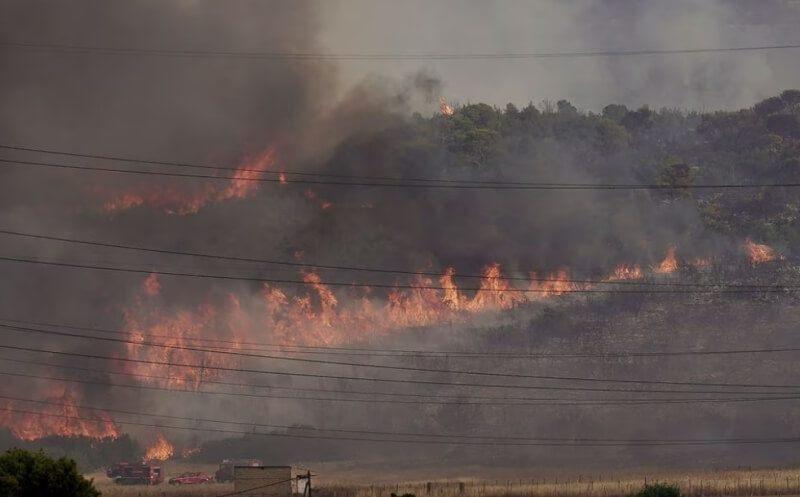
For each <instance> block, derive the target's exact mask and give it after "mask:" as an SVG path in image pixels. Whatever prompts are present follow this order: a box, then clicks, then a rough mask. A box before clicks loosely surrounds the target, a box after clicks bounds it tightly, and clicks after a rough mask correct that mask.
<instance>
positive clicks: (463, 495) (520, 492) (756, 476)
mask: <svg viewBox="0 0 800 497" xmlns="http://www.w3.org/2000/svg"><path fill="white" fill-rule="evenodd" d="M320 469H323V468H322V467H321V468H320ZM188 470H193V471H198V470H202V471H206V472H207V473H210V474H213V472H214V471H215V470H216V467H214V466H205V465H194V466H188V465H185V464H175V465H169V464H168V465H166V475H167V478H169V477H170V476H173V475H176V474H179V473H181V472H182V471H188ZM464 473H466V472H464ZM519 473H520V476H523V475H522V474H521V473H522V472H519ZM324 474H325V476H324V477H323V476H322V475H320V478H318V480H317V483H316V484H315V486H316V491H315V494H316V495H318V496H319V497H390V495H391V494H392V493H396V494H398V495H402V494H404V493H411V494H415V495H416V496H418V497H620V496H626V495H629V494H631V493H634V492H636V491H637V490H638V489H640V488H641V486H642V485H643V484H644V483H645V481H647V482H651V483H652V482H656V481H658V482H667V483H675V484H678V485H679V486H680V488H681V491H682V493H683V494H684V495H686V496H688V497H726V496H731V497H744V496H748V497H751V496H768V495H800V468H787V469H773V470H736V471H705V472H674V473H668V472H664V473H658V472H653V473H649V474H646V473H627V474H622V473H620V474H614V473H607V474H594V475H590V476H570V477H566V478H564V477H562V478H555V477H550V478H548V477H544V478H543V477H538V478H536V479H531V478H519V477H518V478H515V479H508V478H504V479H476V478H454V479H448V480H435V479H430V480H428V481H424V480H417V481H413V480H408V479H406V480H400V479H397V478H396V477H391V476H386V477H385V478H380V476H379V475H377V474H372V475H367V474H354V473H350V472H349V471H348V470H347V469H343V470H342V472H341V474H340V475H338V474H337V473H336V467H335V466H327V465H326V467H324ZM87 476H89V477H92V478H94V479H95V482H96V484H97V487H98V488H99V489H100V490H101V491H102V492H103V495H104V496H106V497H140V496H141V497H157V496H164V497H168V496H169V497H190V496H198V497H202V496H209V497H210V496H214V495H220V494H225V493H228V492H233V485H231V484H214V485H197V486H192V487H171V486H170V485H167V484H163V485H158V486H155V487H138V486H125V487H117V486H115V485H113V484H112V483H111V482H110V481H109V480H108V479H107V478H106V477H105V475H104V474H102V473H95V474H91V475H87ZM339 476H341V478H339ZM357 480H360V481H361V482H367V483H359V482H358V481H357ZM371 481H372V482H374V483H368V482H371Z"/></svg>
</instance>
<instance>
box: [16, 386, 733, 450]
mask: <svg viewBox="0 0 800 497" xmlns="http://www.w3.org/2000/svg"><path fill="white" fill-rule="evenodd" d="M0 399H2V400H11V401H14V402H28V403H32V404H40V405H51V406H58V407H62V406H63V403H60V402H53V401H46V400H34V399H26V398H21V397H12V396H0ZM71 406H72V407H74V408H76V409H87V410H92V411H100V412H102V413H104V414H105V413H113V414H124V415H130V416H144V417H148V418H152V417H156V418H161V419H170V420H176V421H190V422H193V423H194V422H201V423H213V424H223V425H248V426H252V427H258V428H271V429H283V430H297V431H312V432H330V433H346V434H357V435H379V436H386V437H414V438H436V439H457V440H522V441H530V442H573V441H574V442H634V443H645V442H660V441H665V440H664V439H634V440H631V439H619V438H585V437H526V436H517V435H514V436H498V435H466V434H456V435H448V434H442V433H431V432H427V433H425V432H423V433H420V432H405V431H380V430H351V429H342V428H317V427H311V426H302V425H300V426H297V425H281V424H267V423H259V422H252V421H247V420H235V421H232V420H230V419H228V420H221V419H208V418H196V417H186V416H175V415H168V414H154V413H152V412H140V411H130V410H122V409H110V408H104V407H96V406H86V405H80V404H71ZM119 423H121V424H125V422H124V421H120V422H119ZM715 440H719V439H715V438H695V439H687V438H683V439H668V441H669V442H709V441H715ZM726 440H747V439H742V438H728V439H726Z"/></svg>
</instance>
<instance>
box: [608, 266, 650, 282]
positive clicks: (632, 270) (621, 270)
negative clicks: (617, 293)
mask: <svg viewBox="0 0 800 497" xmlns="http://www.w3.org/2000/svg"><path fill="white" fill-rule="evenodd" d="M641 277H642V269H641V268H640V267H639V266H637V265H635V264H634V265H626V264H621V265H619V266H617V267H616V268H614V273H613V274H612V275H611V276H610V277H609V278H608V281H622V280H636V279H639V278H641Z"/></svg>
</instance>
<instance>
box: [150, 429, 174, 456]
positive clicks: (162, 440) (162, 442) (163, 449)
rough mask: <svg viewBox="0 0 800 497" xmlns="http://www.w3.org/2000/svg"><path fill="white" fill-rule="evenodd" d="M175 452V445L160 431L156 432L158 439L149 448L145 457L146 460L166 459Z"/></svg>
mask: <svg viewBox="0 0 800 497" xmlns="http://www.w3.org/2000/svg"><path fill="white" fill-rule="evenodd" d="M174 453H175V449H174V447H172V444H171V443H169V441H168V440H167V439H166V437H164V435H163V434H162V433H161V432H160V431H159V432H156V441H155V443H153V445H151V446H149V447H148V448H147V453H146V454H145V456H144V458H145V460H146V461H166V460H168V459H169V458H170V457H172V456H173V455H174Z"/></svg>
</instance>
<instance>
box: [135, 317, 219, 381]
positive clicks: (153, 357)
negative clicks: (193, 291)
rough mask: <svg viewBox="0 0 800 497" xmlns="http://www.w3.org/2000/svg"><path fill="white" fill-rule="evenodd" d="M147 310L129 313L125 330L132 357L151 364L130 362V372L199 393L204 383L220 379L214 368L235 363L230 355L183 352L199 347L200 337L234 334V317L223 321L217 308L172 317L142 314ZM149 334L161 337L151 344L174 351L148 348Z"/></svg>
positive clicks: (151, 341) (150, 341)
mask: <svg viewBox="0 0 800 497" xmlns="http://www.w3.org/2000/svg"><path fill="white" fill-rule="evenodd" d="M145 308H149V307H148V306H143V307H142V308H140V309H135V310H133V311H130V310H129V311H127V312H126V314H125V328H126V330H127V331H128V333H129V336H130V341H131V342H132V343H128V344H126V348H127V353H128V357H129V358H131V359H137V360H142V361H147V362H130V363H127V364H126V366H125V367H126V368H127V369H128V372H129V373H132V374H135V375H140V376H158V377H162V378H167V379H166V380H163V381H161V383H162V384H165V385H167V386H169V387H172V388H181V389H193V390H196V389H198V388H199V387H200V385H201V384H202V382H203V380H205V379H213V378H216V377H218V376H219V371H218V370H215V369H213V368H214V367H220V366H231V365H233V364H234V363H233V362H232V361H231V359H230V357H229V356H225V355H221V354H214V353H213V352H202V353H201V352H195V351H192V350H182V348H187V347H188V348H191V347H195V346H196V345H197V343H196V341H195V339H197V338H202V337H206V336H214V337H220V336H223V335H224V334H225V331H226V330H227V331H230V329H231V327H232V326H233V320H232V318H230V317H229V321H228V322H227V323H224V322H222V320H220V319H218V316H217V311H216V309H215V308H214V307H213V306H211V305H204V306H201V307H199V308H198V309H196V311H195V312H190V311H185V310H184V311H180V312H177V313H176V314H174V315H169V316H163V315H161V314H160V313H159V312H155V313H152V314H150V313H147V312H141V310H142V309H145ZM147 335H156V336H159V337H160V338H159V339H158V340H148V341H147V343H154V344H159V345H165V346H167V347H172V348H165V347H152V346H148V345H147V344H146V343H145V337H146V336H147ZM232 337H234V336H233V335H232ZM180 364H203V365H204V366H206V367H186V366H180Z"/></svg>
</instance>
